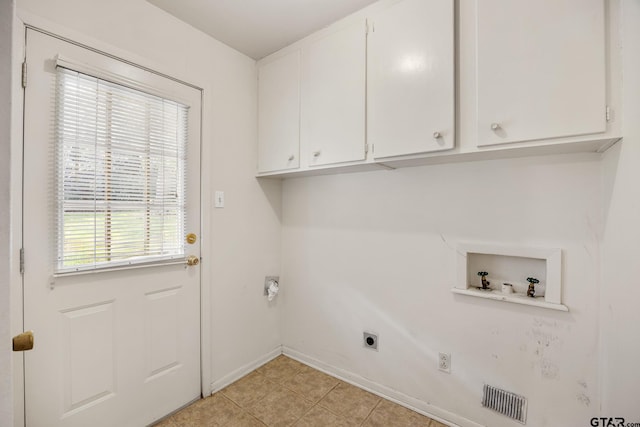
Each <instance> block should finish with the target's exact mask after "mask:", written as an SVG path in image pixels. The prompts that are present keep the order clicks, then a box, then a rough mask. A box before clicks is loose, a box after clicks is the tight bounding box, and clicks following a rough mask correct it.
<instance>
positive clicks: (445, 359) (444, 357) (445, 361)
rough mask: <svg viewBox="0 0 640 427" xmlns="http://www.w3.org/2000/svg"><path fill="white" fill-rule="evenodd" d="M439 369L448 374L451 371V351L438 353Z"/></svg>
mask: <svg viewBox="0 0 640 427" xmlns="http://www.w3.org/2000/svg"><path fill="white" fill-rule="evenodd" d="M438 369H439V370H441V371H442V372H446V373H447V374H450V373H451V355H450V354H449V353H438Z"/></svg>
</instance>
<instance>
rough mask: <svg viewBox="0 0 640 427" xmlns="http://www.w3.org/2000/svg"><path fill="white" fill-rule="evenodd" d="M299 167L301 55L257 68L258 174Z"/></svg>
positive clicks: (290, 56)
mask: <svg viewBox="0 0 640 427" xmlns="http://www.w3.org/2000/svg"><path fill="white" fill-rule="evenodd" d="M299 167H300V51H298V50H296V51H294V52H290V53H288V54H286V55H284V56H281V57H278V58H276V59H273V60H271V61H270V62H268V63H263V64H260V66H259V68H258V172H265V173H266V172H274V171H281V170H288V169H297V168H299Z"/></svg>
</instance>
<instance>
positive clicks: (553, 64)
mask: <svg viewBox="0 0 640 427" xmlns="http://www.w3.org/2000/svg"><path fill="white" fill-rule="evenodd" d="M477 7H478V14H477V26H478V27H477V36H478V40H477V43H476V47H477V64H478V68H477V73H478V74H477V84H478V108H477V111H478V145H479V146H487V145H495V144H507V143H512V142H521V141H532V140H540V139H549V138H559V137H567V136H577V135H585V134H597V133H601V132H605V131H606V120H605V108H606V106H605V105H606V95H605V91H606V69H605V64H606V62H607V61H606V58H605V40H606V36H605V2H603V1H602V0H536V1H522V0H521V1H513V0H483V1H478V2H477Z"/></svg>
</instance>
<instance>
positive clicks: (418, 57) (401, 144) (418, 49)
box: [367, 0, 455, 159]
mask: <svg viewBox="0 0 640 427" xmlns="http://www.w3.org/2000/svg"><path fill="white" fill-rule="evenodd" d="M453 13H454V2H453V0H403V1H401V2H399V3H397V4H395V5H393V6H391V7H390V8H388V9H385V10H384V11H382V12H381V13H380V14H379V15H378V16H375V17H374V18H373V20H372V27H371V31H370V33H369V38H368V67H367V72H368V83H367V84H368V93H367V95H368V101H367V102H368V119H367V129H368V133H367V136H368V139H369V142H370V143H372V144H373V153H374V157H375V158H376V159H379V158H383V157H392V156H401V155H407V154H418V153H426V152H430V151H439V150H447V149H451V148H453V146H454V142H455V133H454V132H455V125H454V116H455V107H454V105H455V103H454V96H455V92H454V79H455V70H454V15H453Z"/></svg>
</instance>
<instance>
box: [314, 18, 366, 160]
mask: <svg viewBox="0 0 640 427" xmlns="http://www.w3.org/2000/svg"><path fill="white" fill-rule="evenodd" d="M302 64H303V65H302V117H301V122H302V128H301V139H302V146H303V147H304V148H303V150H305V152H304V154H303V155H306V156H308V163H309V165H310V166H315V165H326V164H333V163H341V162H351V161H357V160H364V158H365V87H366V81H365V77H366V71H365V67H366V22H365V20H364V19H363V20H362V21H358V22H356V23H354V24H352V25H350V26H348V27H345V28H342V29H340V30H338V31H336V32H332V33H331V34H329V35H327V36H325V37H323V38H321V39H319V40H317V41H315V42H313V43H312V44H310V45H309V46H307V47H305V48H304V50H303V52H302Z"/></svg>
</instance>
